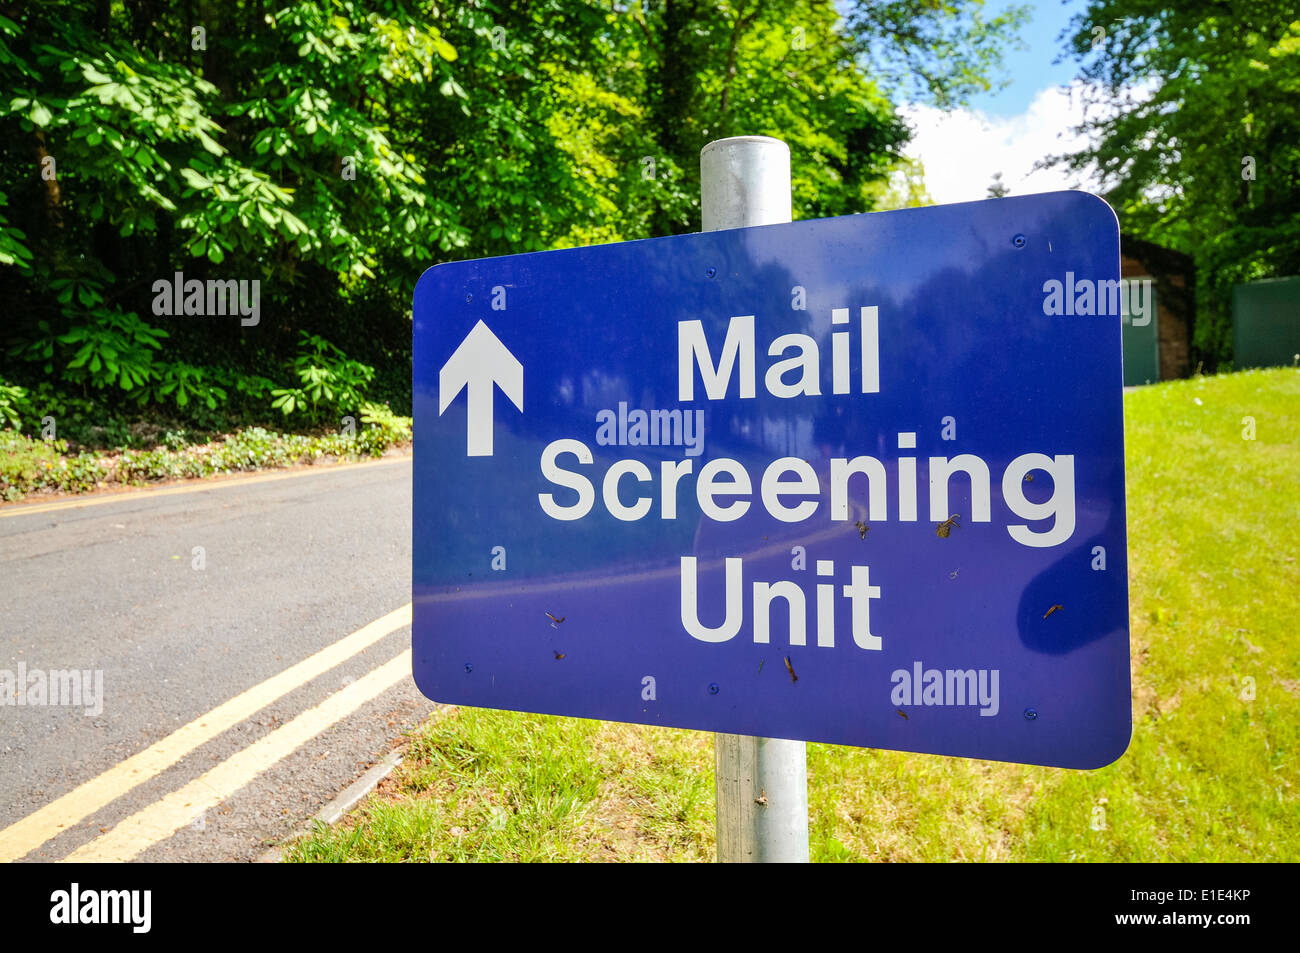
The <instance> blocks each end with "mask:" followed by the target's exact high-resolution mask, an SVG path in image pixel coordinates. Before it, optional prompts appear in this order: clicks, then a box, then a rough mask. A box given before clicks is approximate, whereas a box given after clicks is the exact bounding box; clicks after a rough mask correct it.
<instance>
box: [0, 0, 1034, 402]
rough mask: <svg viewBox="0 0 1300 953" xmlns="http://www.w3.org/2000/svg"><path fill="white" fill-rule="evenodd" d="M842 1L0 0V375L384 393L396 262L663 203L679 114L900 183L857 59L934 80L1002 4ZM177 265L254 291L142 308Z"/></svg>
mask: <svg viewBox="0 0 1300 953" xmlns="http://www.w3.org/2000/svg"><path fill="white" fill-rule="evenodd" d="M844 9H845V12H846V15H847V16H841V13H840V8H839V7H837V6H836V4H835V3H833V2H831V0H716V2H708V3H705V2H704V0H653V2H650V0H647V2H643V3H636V4H630V5H626V4H620V3H607V2H597V0H456V2H447V3H435V4H428V3H424V4H416V3H413V2H411V0H281V2H278V3H276V4H266V3H263V2H262V0H229V2H223V3H215V2H211V0H189V2H185V3H181V2H179V0H123V2H109V0H50V2H48V3H44V4H40V5H30V4H25V5H24V4H4V3H3V2H0V84H2V85H3V88H4V89H5V91H6V95H5V97H4V98H3V99H0V295H3V298H4V300H5V301H6V305H7V308H8V309H9V311H10V312H11V313H12V314H13V315H14V318H13V320H11V321H9V322H7V323H6V324H5V326H4V330H3V333H4V340H3V341H0V383H3V380H4V379H6V378H8V379H12V380H14V381H16V382H17V383H18V384H20V385H32V386H35V385H36V384H37V383H40V385H41V386H43V387H46V386H49V385H48V384H46V383H43V382H45V381H51V380H52V381H53V382H54V386H55V388H56V389H58V390H59V391H60V392H61V393H64V394H68V393H75V394H77V395H79V397H80V398H81V399H85V400H91V401H96V402H98V404H99V405H101V406H102V407H103V408H107V409H108V410H111V411H116V410H120V409H121V408H122V407H123V402H124V401H127V400H130V401H133V402H135V403H138V404H140V405H142V406H151V405H158V404H162V403H168V404H171V405H172V408H173V410H175V411H177V412H180V411H181V409H182V408H186V410H185V412H186V413H190V412H192V409H193V408H194V407H196V406H197V407H207V408H212V407H215V406H222V407H224V406H227V405H229V406H235V405H239V406H240V407H241V408H242V409H241V413H243V412H245V411H247V412H249V413H252V412H253V409H255V408H256V407H262V408H263V409H265V408H269V407H270V406H271V405H272V400H273V399H274V401H275V405H276V406H278V407H279V408H281V409H284V410H286V411H289V412H292V413H294V414H298V413H300V412H302V411H301V410H300V408H303V407H310V408H311V409H312V410H313V412H316V411H319V415H320V416H321V418H322V419H324V418H325V417H326V416H328V414H327V413H326V411H327V410H328V411H330V412H333V411H334V410H337V409H338V408H336V407H325V406H324V404H322V402H318V401H317V400H315V399H312V400H303V399H300V398H299V394H300V393H306V391H305V390H304V386H305V385H307V384H319V383H320V382H321V381H326V380H329V381H336V382H343V381H347V382H349V383H347V384H346V386H345V385H344V384H342V383H341V384H340V386H338V387H334V386H332V385H331V386H330V387H329V388H324V389H322V388H317V390H318V391H319V393H320V396H321V398H322V400H323V401H326V402H327V400H328V398H329V397H330V394H335V395H337V394H346V395H349V397H348V398H347V399H349V400H351V399H354V398H355V397H357V396H358V395H364V396H368V397H373V396H379V397H381V398H383V399H387V400H390V401H392V403H393V406H394V407H404V406H406V402H407V401H409V399H410V398H409V393H410V333H411V329H410V301H411V293H412V290H413V288H414V286H415V282H416V280H417V279H418V277H419V275H420V274H421V272H422V271H423V270H424V269H425V268H427V267H428V266H429V265H431V264H435V263H437V262H439V261H446V260H449V259H454V258H472V257H487V256H493V255H503V254H510V253H515V252H526V251H535V250H540V249H546V248H556V247H563V246H568V245H578V244H589V243H593V242H602V241H619V240H626V239H634V238H645V237H650V236H654V235H663V234H670V233H674V232H683V231H690V230H694V229H696V228H698V227H699V222H698V215H699V212H698V208H699V200H698V195H699V160H698V155H699V150H700V147H701V146H703V145H704V144H705V143H706V142H708V141H709V140H710V139H715V138H719V137H721V136H727V135H734V134H739V133H759V134H769V135H775V136H779V137H781V138H783V139H785V140H786V141H787V142H789V143H790V146H791V149H792V151H793V153H794V168H795V177H794V183H793V185H794V198H795V210H796V215H797V216H798V217H803V218H806V217H815V216H825V215H837V214H845V213H849V212H860V211H868V210H870V209H872V208H875V207H880V205H881V204H882V203H892V202H899V201H902V202H907V201H916V200H917V199H918V197H919V195H920V194H921V192H920V190H919V188H918V184H917V181H916V169H915V164H914V163H912V162H910V161H908V160H906V159H905V157H904V156H903V155H902V153H901V148H902V145H903V144H904V143H905V141H906V139H907V136H908V130H907V128H906V127H905V125H904V124H903V123H902V122H901V121H900V119H899V117H898V116H897V114H896V112H895V109H894V103H893V100H892V99H891V96H893V95H895V93H891V92H890V91H888V89H887V85H888V83H889V82H891V80H889V79H888V77H889V75H890V74H889V69H888V64H889V63H890V62H895V61H897V62H912V63H915V64H917V69H919V70H920V71H921V75H922V76H923V77H924V83H923V86H924V90H925V91H926V95H931V96H933V97H935V98H936V99H941V100H944V101H956V100H957V99H958V98H959V97H960V96H961V95H963V94H964V92H966V91H969V90H971V89H974V88H978V87H979V86H981V85H986V84H987V77H986V73H987V71H988V70H989V69H990V68H991V66H992V64H993V63H994V62H995V59H996V56H995V53H996V48H995V47H996V43H995V42H994V41H995V40H996V39H997V38H999V37H1002V36H1004V35H1005V33H1006V30H1007V28H1008V22H1009V21H1005V22H1004V21H1003V20H999V21H995V22H994V23H993V24H992V25H986V24H984V23H983V22H982V21H981V19H980V17H979V10H980V3H979V2H977V0H893V2H888V3H880V4H868V3H858V4H856V5H854V6H852V7H851V8H847V7H846V8H844ZM891 51H892V52H891ZM895 54H897V55H896V56H895ZM891 57H893V59H891ZM900 58H901V59H900ZM873 64H878V69H879V76H877V65H873ZM889 88H893V89H898V88H901V87H889ZM178 271H183V272H184V276H185V278H186V279H200V280H204V279H213V280H222V281H225V280H234V279H240V280H257V281H258V282H259V283H260V288H261V292H260V296H261V297H260V300H261V312H262V314H263V316H264V317H263V318H262V320H261V321H260V323H258V325H257V326H256V329H245V328H242V327H241V324H240V322H239V321H229V320H206V319H204V320H196V319H195V318H194V317H193V316H187V315H173V314H170V313H165V314H159V313H154V310H153V305H154V303H155V293H154V291H153V286H154V285H155V283H156V282H157V281H158V280H159V279H171V277H172V276H173V275H174V273H175V272H178ZM372 370H373V373H372ZM295 379H296V380H295ZM367 388H369V389H370V391H371V393H369V394H367V393H366V389H367ZM311 393H312V394H313V395H315V394H316V393H317V391H312V392H311ZM286 394H289V395H291V396H293V398H294V399H292V400H289V399H286V398H285V395H286ZM322 407H324V409H320V408H322ZM97 412H98V411H97Z"/></svg>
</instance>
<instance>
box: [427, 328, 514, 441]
mask: <svg viewBox="0 0 1300 953" xmlns="http://www.w3.org/2000/svg"><path fill="white" fill-rule="evenodd" d="M493 385H496V386H497V387H500V388H501V393H503V394H505V395H506V396H507V397H509V398H510V402H511V403H512V404H514V405H515V406H516V407H518V408H519V410H520V412H521V413H522V412H523V409H524V366H523V365H522V364H520V363H519V361H518V360H517V359H516V358H515V356H514V355H513V354H511V353H510V351H509V350H507V348H506V346H505V345H504V344H502V343H501V341H500V339H499V338H498V337H497V336H496V335H495V334H493V333H492V329H491V328H489V327H488V326H487V325H486V324H484V323H483V322H482V321H480V322H479V323H478V324H476V325H474V329H473V330H472V331H470V332H469V334H467V335H466V336H465V340H463V341H461V342H460V347H458V348H456V350H455V352H454V353H453V354H452V355H451V357H450V358H448V359H447V363H446V364H444V365H442V370H440V371H439V372H438V415H439V416H442V412H443V411H444V410H446V409H447V407H448V406H449V405H450V404H451V402H452V401H453V400H455V399H456V395H457V394H459V393H460V392H461V391H462V390H464V391H466V398H465V406H466V411H467V415H466V416H467V419H468V423H469V428H468V433H467V435H466V446H467V452H468V455H469V456H471V457H490V456H492V388H493Z"/></svg>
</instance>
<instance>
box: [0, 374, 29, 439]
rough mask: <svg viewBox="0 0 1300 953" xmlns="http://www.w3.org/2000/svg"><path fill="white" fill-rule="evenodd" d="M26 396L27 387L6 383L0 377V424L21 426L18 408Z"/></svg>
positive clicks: (20, 415)
mask: <svg viewBox="0 0 1300 953" xmlns="http://www.w3.org/2000/svg"><path fill="white" fill-rule="evenodd" d="M26 396H27V388H25V387H19V386H17V385H16V384H7V383H5V381H4V379H3V378H0V426H10V427H13V428H15V429H18V428H19V427H21V426H22V422H23V419H22V414H21V412H20V408H21V406H22V404H23V400H24V398H25V397H26Z"/></svg>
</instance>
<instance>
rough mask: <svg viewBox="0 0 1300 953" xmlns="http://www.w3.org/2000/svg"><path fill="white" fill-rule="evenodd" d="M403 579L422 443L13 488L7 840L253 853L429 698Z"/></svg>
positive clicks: (200, 857)
mask: <svg viewBox="0 0 1300 953" xmlns="http://www.w3.org/2000/svg"><path fill="white" fill-rule="evenodd" d="M410 592H411V466H410V458H409V457H407V458H397V459H392V458H390V459H385V460H383V461H379V462H376V463H373V464H363V465H357V466H342V467H335V468H321V469H319V470H310V469H309V470H304V471H298V472H293V473H280V474H270V475H263V476H259V477H252V478H247V479H235V480H230V481H224V482H215V483H200V484H191V485H186V486H183V487H180V488H176V489H168V490H163V491H157V490H153V491H148V490H146V491H139V492H133V493H122V494H116V495H113V496H110V497H102V496H97V497H90V498H85V499H80V500H78V499H72V500H69V501H66V502H60V503H55V504H46V505H37V506H28V507H3V508H0V693H5V692H7V694H8V703H7V704H5V705H3V706H0V860H4V861H10V860H17V859H21V858H25V859H27V860H43V861H49V860H59V859H65V858H66V859H72V860H135V859H138V860H142V861H216V860H223V861H230V860H235V861H241V860H254V859H257V858H258V857H259V856H261V855H262V854H263V853H264V851H265V850H266V848H267V846H268V845H269V844H271V843H273V842H274V841H276V840H278V839H279V838H281V837H283V836H284V835H286V834H288V833H291V832H292V831H293V830H295V829H296V828H298V827H299V826H300V825H301V824H302V823H303V822H304V820H305V819H306V818H309V817H310V816H311V815H313V814H314V813H316V811H318V810H319V809H320V807H321V806H322V805H323V804H325V803H326V802H328V801H329V800H330V799H331V798H332V797H333V796H334V795H335V794H337V793H338V792H339V791H340V790H342V789H343V788H344V787H346V786H347V785H348V784H349V783H350V782H351V781H353V780H354V779H355V778H356V777H358V776H359V775H360V774H361V773H363V772H364V771H365V770H366V768H367V767H369V766H370V765H371V764H374V763H375V762H376V761H378V760H379V759H381V758H382V757H383V756H384V754H385V753H386V751H387V750H388V749H389V747H390V746H391V743H392V741H393V739H395V738H398V737H399V736H400V735H401V732H402V731H403V730H404V729H405V728H407V727H409V726H411V725H413V724H415V723H416V722H418V721H419V720H421V719H422V718H424V717H426V716H427V715H429V714H430V713H431V712H432V711H434V709H435V707H436V706H434V705H433V703H431V702H429V701H427V700H426V699H424V698H423V696H421V694H420V692H419V691H418V689H416V687H415V684H414V682H413V681H412V680H411V676H410V656H409V649H410V624H409V618H410V609H409V602H410ZM73 670H75V671H76V672H77V673H78V676H77V678H76V680H75V681H76V684H75V687H74V684H73V680H72V679H71V678H69V677H66V676H60V677H55V676H52V675H51V672H52V671H59V672H71V671H73ZM101 673H102V674H101ZM20 676H22V680H23V681H24V682H25V685H20V684H19V678H20ZM101 678H102V682H99V679H101ZM98 684H102V692H101V691H99V690H97V685H98ZM42 688H43V691H42ZM77 689H80V693H79V694H80V697H77V696H78V691H77ZM42 694H44V698H42V697H41V696H42ZM20 696H21V697H20ZM20 700H21V701H23V702H24V704H17V702H18V701H20Z"/></svg>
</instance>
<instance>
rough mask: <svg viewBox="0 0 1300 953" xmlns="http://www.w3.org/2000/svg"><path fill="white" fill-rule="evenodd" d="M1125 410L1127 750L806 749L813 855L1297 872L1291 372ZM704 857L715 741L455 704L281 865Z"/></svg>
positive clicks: (1297, 443)
mask: <svg viewBox="0 0 1300 953" xmlns="http://www.w3.org/2000/svg"><path fill="white" fill-rule="evenodd" d="M1198 401H1199V403H1198ZM1124 408H1125V416H1126V432H1127V441H1128V444H1127V446H1128V493H1129V513H1128V516H1129V557H1130V564H1131V565H1130V586H1131V613H1132V616H1131V618H1132V651H1133V686H1134V694H1133V720H1134V730H1133V743H1132V746H1131V747H1130V748H1129V750H1128V752H1127V753H1126V754H1125V755H1124V756H1123V757H1122V758H1120V760H1119V761H1117V762H1116V763H1115V764H1113V765H1110V766H1109V767H1106V768H1103V769H1101V770H1099V771H1088V772H1079V771H1064V770H1059V769H1052V768H1038V767H1030V766H1025V765H1013V764H1002V763H997V762H985V761H969V760H962V759H950V758H939V757H932V756H926V755H914V754H904V753H900V752H893V751H874V750H863V749H855V748H844V747H836V746H831V745H809V746H808V774H809V782H808V794H809V802H810V804H809V807H810V814H811V848H812V856H813V859H814V860H894V861H898V860H1038V861H1057V860H1084V861H1164V860H1168V861H1203V860H1214V861H1295V860H1300V797H1297V795H1300V790H1298V789H1297V785H1298V784H1300V776H1298V773H1297V762H1296V755H1297V746H1298V744H1300V640H1297V638H1296V637H1295V633H1296V630H1297V623H1296V621H1295V619H1296V614H1297V594H1300V562H1298V561H1297V560H1298V558H1300V545H1297V542H1296V540H1297V537H1298V536H1300V523H1298V518H1300V374H1298V373H1297V372H1296V371H1294V370H1268V371H1246V372H1242V373H1237V374H1231V375H1224V376H1221V377H1211V378H1195V379H1192V380H1187V381H1173V382H1168V383H1164V384H1158V385H1154V386H1151V387H1147V388H1142V389H1140V390H1137V391H1134V392H1131V393H1128V394H1126V395H1125V397H1124ZM1245 417H1252V418H1254V426H1255V439H1254V440H1247V439H1244V438H1243V428H1244V427H1245V426H1246V424H1245V423H1243V418H1245ZM1252 684H1253V698H1251V697H1250V695H1251V691H1250V688H1251V686H1252ZM712 856H713V772H712V743H711V737H710V736H709V735H706V734H703V733H699V732H686V731H673V730H671V729H656V728H646V727H639V726H631V725H616V724H604V723H600V722H591V721H583V720H580V719H569V718H554V717H544V716H538V715H518V714H511V713H504V712H492V711H480V710H472V709H464V710H460V711H458V712H455V713H452V714H449V715H447V716H444V717H443V718H441V719H440V720H437V721H434V722H432V723H430V724H428V725H426V726H424V727H422V728H421V729H420V730H419V731H418V732H416V733H415V734H414V735H413V737H412V739H411V742H410V749H409V751H408V753H407V758H406V761H405V763H404V764H403V766H402V768H401V769H399V771H398V772H397V773H396V774H395V775H394V776H393V777H392V778H391V779H390V781H389V782H386V783H385V785H384V786H383V787H382V788H381V789H380V791H379V792H377V794H376V795H375V796H372V797H371V798H370V799H369V800H368V801H367V802H365V803H363V804H362V805H361V806H360V807H359V808H358V809H357V810H356V811H355V812H354V813H353V814H352V815H351V816H350V817H349V818H347V819H345V820H344V821H343V822H341V823H340V824H339V825H338V826H337V827H336V828H333V829H329V828H318V829H317V830H316V831H315V833H313V834H312V835H310V836H308V837H306V838H305V839H303V840H302V841H300V842H299V843H297V844H295V845H293V846H291V847H290V848H289V850H288V851H287V854H286V857H287V859H289V860H297V861H310V860H335V861H339V860H602V859H611V860H703V859H710V858H712Z"/></svg>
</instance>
